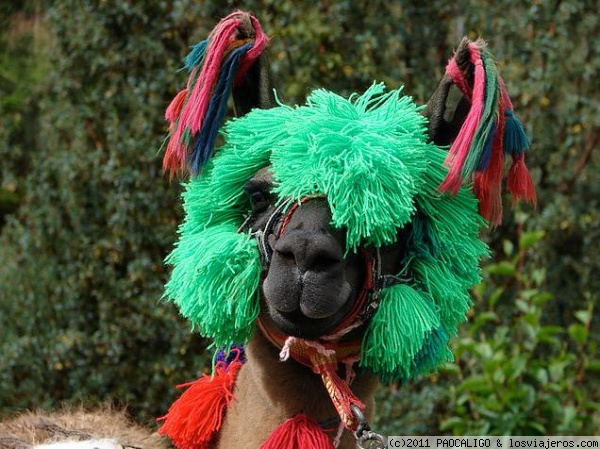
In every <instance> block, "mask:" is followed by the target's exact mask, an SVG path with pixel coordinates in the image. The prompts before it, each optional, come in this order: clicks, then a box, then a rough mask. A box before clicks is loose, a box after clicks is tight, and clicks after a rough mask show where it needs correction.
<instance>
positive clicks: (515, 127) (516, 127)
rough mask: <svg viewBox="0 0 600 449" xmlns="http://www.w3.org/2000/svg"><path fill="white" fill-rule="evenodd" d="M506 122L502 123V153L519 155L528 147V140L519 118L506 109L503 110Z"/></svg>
mask: <svg viewBox="0 0 600 449" xmlns="http://www.w3.org/2000/svg"><path fill="white" fill-rule="evenodd" d="M504 117H506V124H505V125H504V145H503V147H504V154H509V155H511V156H519V155H521V154H523V153H524V152H525V151H526V150H527V149H528V148H529V141H528V140H527V135H526V134H525V130H524V129H523V125H522V124H521V122H520V120H519V119H518V118H517V117H516V116H515V114H514V112H513V111H512V110H510V109H507V110H506V111H505V112H504Z"/></svg>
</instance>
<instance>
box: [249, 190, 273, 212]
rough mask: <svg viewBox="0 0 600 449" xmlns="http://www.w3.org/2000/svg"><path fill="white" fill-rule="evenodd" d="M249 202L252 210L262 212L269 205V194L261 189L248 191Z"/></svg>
mask: <svg viewBox="0 0 600 449" xmlns="http://www.w3.org/2000/svg"><path fill="white" fill-rule="evenodd" d="M250 204H252V210H253V211H254V212H262V211H263V210H266V209H267V207H269V194H268V193H267V192H265V191H263V190H257V191H255V192H252V193H250Z"/></svg>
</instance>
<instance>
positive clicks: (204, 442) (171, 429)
mask: <svg viewBox="0 0 600 449" xmlns="http://www.w3.org/2000/svg"><path fill="white" fill-rule="evenodd" d="M241 366H242V363H240V362H238V361H235V362H232V363H231V364H230V365H229V366H228V367H226V365H225V364H224V363H223V364H217V366H216V368H215V374H214V376H212V377H211V376H209V375H204V376H202V377H201V378H200V379H198V380H196V381H194V382H190V383H187V384H183V385H179V386H178V388H183V387H188V388H187V390H185V391H184V392H183V394H182V395H181V396H180V397H179V399H177V400H176V401H175V402H174V403H173V404H172V405H171V407H170V408H169V412H168V413H167V414H166V415H165V416H163V417H162V418H159V421H164V424H163V425H162V426H161V428H160V429H159V430H158V432H159V433H160V434H162V435H167V436H168V437H169V438H171V440H173V443H174V444H175V446H177V447H178V448H179V449H208V447H209V446H208V445H209V443H210V442H211V440H212V438H213V437H214V436H215V434H216V433H217V432H218V431H219V430H220V429H221V424H222V422H223V416H224V415H225V411H226V409H227V407H228V406H229V404H230V403H231V401H232V400H233V399H234V396H233V387H234V385H235V378H236V376H237V373H238V371H239V369H240V368H241Z"/></svg>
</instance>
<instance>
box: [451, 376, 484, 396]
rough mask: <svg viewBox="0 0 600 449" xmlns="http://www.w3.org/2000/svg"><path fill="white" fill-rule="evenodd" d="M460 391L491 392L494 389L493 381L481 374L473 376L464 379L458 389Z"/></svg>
mask: <svg viewBox="0 0 600 449" xmlns="http://www.w3.org/2000/svg"><path fill="white" fill-rule="evenodd" d="M456 390H457V391H458V392H466V391H469V392H471V393H480V394H484V395H485V394H490V393H491V392H492V391H493V388H492V384H491V382H490V381H489V380H488V379H487V378H485V377H484V376H481V375H475V376H471V377H470V378H468V379H466V380H465V381H463V382H462V383H461V384H460V385H459V386H458V387H457V389H456Z"/></svg>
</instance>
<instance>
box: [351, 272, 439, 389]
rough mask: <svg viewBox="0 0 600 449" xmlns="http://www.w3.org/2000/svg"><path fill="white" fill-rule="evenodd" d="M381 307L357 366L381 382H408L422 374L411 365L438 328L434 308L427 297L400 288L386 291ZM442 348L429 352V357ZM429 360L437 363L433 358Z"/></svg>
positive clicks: (436, 347)
mask: <svg viewBox="0 0 600 449" xmlns="http://www.w3.org/2000/svg"><path fill="white" fill-rule="evenodd" d="M381 294H382V298H381V305H380V306H379V309H378V310H377V312H376V313H375V315H374V316H373V318H372V319H371V322H370V323H369V325H368V328H367V331H366V334H365V336H364V339H363V345H362V350H361V360H360V365H361V366H363V367H367V368H368V369H370V370H372V371H374V372H376V373H378V374H379V375H380V377H381V379H382V380H383V381H384V382H385V381H391V380H393V379H397V380H400V379H402V380H405V379H409V378H411V377H413V376H415V375H417V374H419V372H420V371H421V367H420V366H416V365H415V364H414V360H415V358H416V357H417V356H418V355H419V353H420V351H421V349H422V348H423V344H424V342H425V341H426V339H427V338H428V337H429V335H430V334H431V333H432V332H433V331H434V330H436V329H438V328H439V327H440V320H439V318H438V315H437V313H436V310H435V304H434V303H433V301H432V300H431V298H429V297H428V296H427V295H426V294H424V293H423V292H421V291H418V290H416V289H414V288H412V287H410V286H408V285H405V284H401V285H396V286H394V287H390V288H388V289H385V290H384V291H383V292H382V293H381ZM440 350H443V347H441V348H440V347H439V346H434V347H431V348H429V351H430V352H431V353H435V352H437V351H440ZM429 358H430V359H431V358H434V359H437V356H436V355H435V354H430V356H429Z"/></svg>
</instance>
